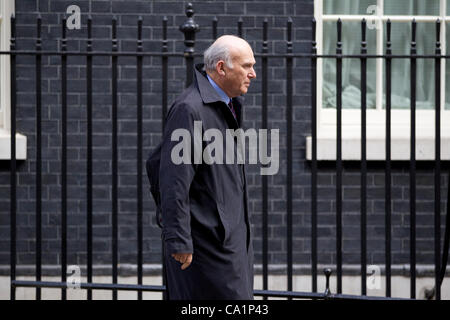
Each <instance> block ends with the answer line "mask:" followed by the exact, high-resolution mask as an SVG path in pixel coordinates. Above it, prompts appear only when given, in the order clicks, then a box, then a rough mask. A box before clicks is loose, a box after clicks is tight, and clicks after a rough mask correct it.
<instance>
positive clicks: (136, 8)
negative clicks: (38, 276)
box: [0, 0, 447, 264]
mask: <svg viewBox="0 0 450 320" xmlns="http://www.w3.org/2000/svg"><path fill="white" fill-rule="evenodd" d="M186 3H187V1H143V0H142V1H138V0H129V1H116V0H70V1H66V0H35V1H33V0H16V17H17V49H33V48H34V37H35V36H36V24H35V23H36V17H37V15H38V14H41V16H42V39H43V49H44V50H56V49H57V48H58V47H59V42H58V39H59V37H60V35H61V19H62V17H63V16H64V13H65V11H66V8H67V7H68V6H69V5H72V4H76V5H78V6H79V7H80V9H81V14H82V15H81V16H82V19H81V26H82V27H81V30H67V37H68V39H69V40H68V49H69V50H81V51H84V50H85V49H86V37H87V30H86V26H87V24H86V20H87V16H88V14H90V15H91V16H92V19H93V38H94V40H93V50H107V51H109V50H111V19H112V17H113V16H115V17H116V18H117V36H118V38H119V50H126V51H128V50H135V48H136V41H135V39H136V34H137V31H136V30H137V29H136V28H137V27H136V26H137V18H138V16H142V18H143V39H144V51H154V52H159V51H160V50H161V38H162V27H161V26H162V19H163V16H167V19H168V38H169V39H170V40H169V42H168V48H169V51H170V52H181V51H182V50H183V49H184V43H183V34H182V33H181V32H180V31H179V30H178V27H179V25H180V24H182V23H183V22H184V21H185V20H186V16H185V13H184V10H185V5H186ZM192 3H193V5H194V10H195V15H194V19H195V21H196V22H197V23H198V24H199V25H200V28H201V29H200V32H198V33H197V40H198V41H196V45H195V49H196V51H197V52H202V51H203V50H204V49H205V48H206V47H207V46H208V45H209V44H210V43H211V39H212V30H211V25H212V22H211V21H212V19H213V17H214V16H217V18H218V34H219V35H221V34H224V33H234V34H236V33H237V21H238V19H239V17H242V18H243V35H244V38H245V39H247V40H248V41H249V42H250V44H251V45H252V47H253V48H254V50H255V52H261V50H262V42H261V39H262V23H263V20H264V19H268V23H269V39H270V41H269V52H275V53H283V52H285V50H286V42H285V41H286V31H285V27H286V21H287V18H288V17H289V16H290V17H292V19H293V25H294V28H293V40H294V44H293V50H294V52H297V53H298V52H303V53H309V52H310V38H311V36H310V32H311V30H310V25H311V23H310V21H311V19H312V16H313V11H314V8H313V1H312V0H305V1H300V0H297V1H293V0H292V1H288V0H286V1H261V0H260V1H192ZM85 60H86V59H85V57H82V56H78V57H75V56H72V57H69V59H68V63H69V67H68V81H69V82H68V88H69V92H68V96H67V97H68V110H67V111H68V119H69V120H68V170H69V171H68V263H69V264H84V263H85V262H86V253H85V248H86V173H85V172H86V161H85V159H86V134H85V132H86V93H85V92H86V81H85V76H86V67H85ZM197 60H198V61H200V59H197ZM42 61H43V70H42V104H43V109H42V145H43V147H42V156H43V162H42V181H43V186H42V223H43V225H42V230H43V233H42V235H43V243H42V247H43V260H42V263H43V264H58V263H60V254H59V252H60V238H61V229H60V222H61V218H60V210H61V204H60V192H61V188H60V183H61V176H60V169H61V166H60V159H61V155H60V153H61V148H60V145H61V122H60V118H61V84H60V75H61V69H60V66H59V65H60V57H58V56H44V57H43V60H42ZM93 62H94V68H93V80H92V82H93V132H94V134H93V144H94V150H93V158H94V161H93V172H94V176H93V193H94V194H93V197H94V203H93V210H94V213H93V222H94V227H93V238H94V263H99V264H107V263H110V261H111V254H110V252H111V240H110V235H111V183H112V179H111V168H112V164H111V155H112V153H111V150H112V149H111V142H112V140H111V127H112V126H111V70H110V68H111V61H110V58H107V57H94V58H93ZM169 62H170V66H169V88H168V90H169V103H170V101H171V100H172V99H173V98H174V97H175V96H176V95H178V94H179V93H180V92H181V90H182V88H183V87H184V77H185V69H184V61H183V58H181V57H180V58H178V57H174V58H169ZM135 64H136V62H135V58H133V57H121V58H119V85H118V88H119V101H118V103H119V107H118V114H119V124H118V130H119V131H118V135H119V138H118V140H119V185H118V194H119V199H118V203H119V208H118V209H119V212H118V213H119V214H118V216H119V218H118V219H119V261H120V263H134V262H135V261H136V253H137V249H136V248H137V246H136V238H137V232H136V223H137V222H136V207H137V206H136V193H137V187H136V174H135V173H136V170H137V168H136V154H137V149H136V142H137V140H136V94H135V91H136V84H135V83H136V82H135V74H136V68H135ZM269 65H270V67H269V73H268V75H269V101H268V103H269V115H268V119H269V128H279V129H280V142H281V143H280V144H281V150H280V161H281V164H280V171H279V173H278V174H277V175H274V176H269V178H268V181H269V262H270V263H285V261H286V247H287V246H286V240H285V238H286V236H285V235H286V227H285V225H286V214H285V212H286V185H285V184H286V174H285V172H286V147H285V146H286V142H285V138H286V126H285V116H286V115H285V93H286V89H285V85H286V83H285V69H284V67H285V62H284V61H283V59H279V58H276V59H275V58H274V59H270V60H269ZM294 67H295V69H294V98H293V101H294V110H293V114H294V119H293V137H294V139H293V141H294V149H293V158H294V162H293V174H294V177H293V183H294V186H293V195H294V202H293V210H294V218H293V235H294V246H293V248H294V263H296V264H308V263H310V254H311V250H310V246H311V242H310V236H311V231H310V222H311V217H310V208H311V201H310V193H311V192H310V163H309V162H308V161H306V160H305V137H306V136H307V135H309V134H310V111H311V106H310V89H311V87H310V63H309V61H308V60H307V59H295V61H294ZM256 72H257V75H259V78H258V79H257V80H256V81H255V82H254V84H253V85H252V87H251V88H250V90H249V93H248V94H247V96H246V106H245V111H244V119H245V127H247V128H248V127H254V128H256V129H258V128H259V127H260V125H261V94H260V92H261V89H260V88H261V62H260V59H257V65H256ZM143 75H144V80H143V86H144V94H143V104H144V107H143V108H144V122H143V124H144V156H146V155H147V154H148V152H149V151H150V150H151V149H152V147H154V146H155V145H156V144H157V143H158V141H159V139H160V132H161V122H160V119H161V80H160V77H161V58H159V57H154V58H150V57H148V58H145V59H144V70H143ZM17 81H18V82H17V83H18V91H17V104H18V105H17V108H18V109H17V127H18V131H19V132H20V133H23V134H25V135H26V136H27V138H28V159H27V160H26V161H21V162H19V163H18V175H17V176H18V187H17V197H18V202H17V223H18V227H17V250H18V254H17V263H18V264H33V263H34V260H35V257H34V254H33V253H34V248H35V244H34V237H35V216H34V212H35V165H36V164H35V155H36V142H35V67H34V57H32V56H19V57H17ZM144 160H145V159H144ZM417 167H418V168H417V197H418V198H417V259H418V263H424V264H432V263H433V238H432V237H433V230H434V229H433V212H434V209H433V200H434V195H433V185H434V182H433V170H432V164H430V163H419V164H418V166H417ZM319 169H320V171H319V176H318V182H319V187H318V196H319V202H318V210H319V216H318V222H319V226H318V236H319V238H318V250H319V263H334V262H335V253H334V252H335V227H334V226H335V187H334V185H335V181H336V179H335V169H334V163H332V162H331V163H321V164H320V165H319ZM408 172H409V168H408V163H402V162H397V163H395V164H394V168H393V186H392V192H393V193H392V198H393V207H392V209H393V212H392V224H393V232H392V237H393V242H392V250H393V256H392V259H393V260H392V261H393V263H395V264H402V263H408V261H409V241H408V239H409V200H408V198H409V179H408ZM248 181H249V193H250V210H251V221H252V224H253V225H252V227H253V231H254V232H253V235H254V245H255V256H256V263H261V260H262V259H261V250H262V239H261V237H262V236H261V235H262V230H261V225H262V217H261V209H262V205H261V198H262V190H261V176H260V175H259V167H258V166H256V165H250V166H248ZM343 181H344V187H343V211H344V214H343V237H344V239H343V262H344V264H358V263H359V261H360V253H359V250H360V228H359V223H360V215H359V210H360V202H359V194H360V174H359V163H357V162H349V163H345V165H344V176H343ZM367 182H368V190H367V192H368V201H367V214H368V216H367V222H368V226H367V234H368V245H367V250H368V263H383V262H384V165H383V163H377V162H371V163H369V174H368V180H367ZM441 182H442V187H443V189H442V194H443V195H446V192H447V191H446V188H445V186H446V185H447V176H445V177H444V176H443V177H442V181H441ZM0 191H1V192H0V208H1V211H0V240H1V241H0V264H9V162H8V161H2V162H0ZM144 200H145V201H144V219H143V223H144V225H143V230H144V247H143V248H144V262H145V263H158V262H160V258H161V244H160V231H159V229H158V228H157V227H156V224H155V218H154V214H153V209H154V206H153V201H152V200H151V199H150V197H149V193H148V191H147V180H146V179H144ZM444 210H445V203H444V201H443V205H442V212H444ZM442 221H444V219H442Z"/></svg>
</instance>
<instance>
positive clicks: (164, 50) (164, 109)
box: [161, 16, 169, 132]
mask: <svg viewBox="0 0 450 320" xmlns="http://www.w3.org/2000/svg"><path fill="white" fill-rule="evenodd" d="M162 31H163V40H162V108H161V109H162V115H161V117H162V129H163V132H164V125H165V122H166V114H167V79H168V77H167V74H168V71H167V70H168V59H169V58H168V56H167V55H166V53H167V51H168V48H167V17H166V16H164V18H163V29H162Z"/></svg>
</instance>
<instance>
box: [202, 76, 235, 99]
mask: <svg viewBox="0 0 450 320" xmlns="http://www.w3.org/2000/svg"><path fill="white" fill-rule="evenodd" d="M206 77H208V81H209V83H211V85H212V86H213V88H214V89H215V90H216V92H217V93H218V94H219V97H220V100H222V101H223V102H225V104H226V105H228V104H229V103H230V100H231V99H230V97H229V96H228V95H227V94H226V93H225V92H224V91H223V90H222V89H221V88H220V87H219V86H218V85H217V84H216V83H215V82H214V80H213V79H211V78H210V77H209V75H206Z"/></svg>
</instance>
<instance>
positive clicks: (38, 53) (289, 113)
mask: <svg viewBox="0 0 450 320" xmlns="http://www.w3.org/2000/svg"><path fill="white" fill-rule="evenodd" d="M186 15H187V17H188V19H187V20H186V22H185V23H184V24H183V25H182V26H180V31H181V32H183V33H184V36H185V50H184V52H180V53H169V52H168V45H167V44H168V39H167V18H164V19H163V21H162V27H163V28H162V42H161V43H162V48H161V52H144V51H143V40H142V27H143V23H142V19H139V20H138V21H137V27H138V28H137V38H136V51H135V52H130V51H127V52H126V51H119V50H118V45H117V44H118V39H117V32H116V21H117V20H116V19H115V18H114V19H113V20H112V41H111V45H112V50H111V51H93V49H92V19H91V18H88V20H87V21H88V24H87V30H88V37H87V39H86V51H84V52H80V51H68V50H67V39H66V31H65V30H66V27H65V25H66V20H65V19H63V20H62V37H61V39H60V50H56V51H44V50H42V48H41V47H42V41H41V18H40V17H39V18H38V19H37V38H36V48H35V50H16V32H15V19H14V17H13V18H12V20H11V46H10V51H7V52H1V53H2V54H9V55H10V61H11V189H10V192H11V196H10V199H11V205H10V210H11V212H10V213H11V220H10V221H11V222H10V223H11V224H10V228H11V242H10V245H11V247H10V251H11V262H10V264H11V265H10V272H11V299H15V291H16V288H18V287H33V288H36V299H40V298H41V288H60V289H61V291H62V299H66V298H67V292H66V289H67V282H66V281H67V277H66V272H67V267H66V264H67V92H68V88H67V57H69V56H83V57H85V58H86V107H87V119H86V120H87V131H86V139H87V141H86V142H87V154H86V164H87V166H86V168H87V169H86V170H87V171H86V175H87V181H86V188H87V189H86V199H87V207H86V212H87V225H86V227H87V247H86V252H87V265H86V267H87V269H86V270H87V283H81V288H82V289H86V290H87V292H88V299H92V290H95V289H106V290H112V292H113V299H117V290H133V291H138V299H142V292H143V291H158V292H164V291H165V286H164V283H163V285H160V286H158V285H157V286H150V285H143V281H142V280H143V268H142V265H143V255H142V252H143V229H142V222H143V220H142V214H143V189H144V188H143V184H144V182H143V179H142V175H143V172H142V165H143V164H142V155H143V147H142V144H143V137H142V134H143V128H142V118H143V114H142V107H143V100H142V94H143V85H142V68H143V58H144V57H149V56H152V57H159V58H161V82H162V92H161V93H162V94H161V97H162V98H161V99H162V100H161V105H162V115H161V121H162V122H164V115H165V114H166V113H167V106H168V66H169V58H170V57H184V58H185V62H186V86H188V85H189V84H190V83H191V82H192V80H193V62H194V57H197V56H201V54H199V53H196V52H195V50H194V47H195V33H196V32H197V31H198V28H199V27H198V25H197V24H196V23H195V21H194V19H193V15H194V11H193V9H192V6H191V5H188V7H187V11H186ZM217 26H218V20H217V19H214V20H213V21H212V38H213V39H215V38H217V35H218V33H217ZM292 26H293V22H292V20H291V19H289V20H288V21H287V25H286V32H287V34H286V39H287V41H286V53H285V54H273V53H268V23H267V20H265V21H264V22H263V26H262V28H263V38H262V52H261V53H256V54H255V56H256V57H257V58H258V59H260V60H261V62H262V63H261V68H262V76H261V79H262V80H261V98H262V99H261V117H262V128H263V129H267V127H268V108H267V107H268V98H269V90H268V80H269V74H268V66H269V64H268V61H269V59H270V58H283V59H285V62H286V107H287V108H286V124H287V136H286V139H287V141H286V142H287V167H286V176H287V181H286V184H287V185H286V187H287V188H286V190H287V192H286V195H287V198H286V202H287V206H286V209H287V212H286V213H287V215H286V217H287V218H286V239H287V291H274V290H269V288H268V278H269V269H268V265H269V259H268V253H269V251H268V239H269V237H268V228H269V220H268V215H269V206H268V198H269V194H268V180H267V176H263V177H262V279H263V281H262V284H263V285H262V286H263V288H262V290H255V291H254V293H255V295H256V296H262V297H264V298H268V297H285V298H289V299H291V298H306V299H386V298H389V297H391V291H392V285H391V261H392V260H391V255H392V254H391V242H392V237H391V233H392V220H391V202H392V196H391V176H392V174H391V73H392V69H391V63H392V59H409V60H410V61H411V81H410V86H411V155H410V162H409V164H410V281H411V282H410V288H411V293H410V296H411V298H416V293H415V292H416V272H415V270H416V245H415V244H416V233H415V229H416V219H415V212H416V207H415V201H416V189H415V182H416V179H415V175H416V161H415V144H416V139H415V136H416V131H415V130H416V128H415V117H416V112H415V111H416V99H415V97H416V90H415V86H416V60H417V59H433V60H434V61H435V97H436V100H435V107H436V109H435V111H436V121H435V125H436V132H435V134H436V138H435V152H436V154H435V161H434V168H435V171H434V174H435V176H434V179H435V180H434V181H435V186H434V188H435V190H434V203H435V213H434V228H435V230H434V231H435V232H434V240H435V241H434V258H435V261H434V264H435V295H436V298H437V299H440V286H441V284H442V278H443V275H444V274H445V265H443V264H442V262H445V263H446V261H447V255H446V253H445V254H444V255H443V257H444V258H443V259H442V260H443V261H441V259H440V255H441V249H440V244H441V241H440V239H441V238H440V225H441V223H440V211H441V208H440V202H441V194H440V177H441V159H440V142H441V137H440V130H441V126H440V123H441V118H440V117H441V115H440V107H441V101H440V88H441V86H440V66H441V60H442V59H448V58H449V57H450V56H448V55H442V54H441V48H440V42H439V39H440V34H439V29H440V22H439V21H437V22H436V49H435V54H434V55H418V54H417V53H416V43H415V28H416V22H415V21H412V30H413V33H412V39H411V52H410V54H409V55H394V54H392V49H391V23H390V22H389V21H388V22H387V33H386V39H387V41H386V54H383V55H369V54H367V43H366V32H365V30H366V22H365V20H363V21H362V22H361V36H362V37H361V53H360V54H353V55H349V54H343V53H342V41H341V39H342V37H341V21H340V20H338V22H337V46H336V54H328V55H318V54H317V46H316V45H317V43H316V23H315V21H314V20H313V22H312V47H311V53H308V54H301V53H295V54H294V53H293V41H292ZM242 30H243V21H242V19H239V21H238V24H237V34H238V35H240V36H242ZM19 55H31V56H34V57H35V66H36V78H35V81H36V88H37V89H36V141H37V142H36V186H35V187H36V195H35V196H36V216H35V217H36V248H35V253H36V274H35V276H36V280H35V281H24V280H17V279H16V260H17V259H16V249H17V248H16V228H17V224H16V223H17V220H16V210H17V207H16V201H17V194H16V192H17V191H16V188H17V178H16V175H17V166H16V141H15V139H14V138H13V137H15V134H16V130H17V127H16V90H17V81H16V57H17V56H19ZM43 56H59V57H60V58H61V78H60V80H61V107H62V113H61V135H62V141H61V152H62V153H61V155H62V156H61V217H62V218H61V266H62V269H61V272H62V274H61V281H60V282H46V281H42V279H41V276H42V272H41V257H42V237H41V214H42V212H41V210H42V203H41V197H42V194H41V187H42V179H41V172H42V171H41V165H42V156H41V149H42V145H41V139H42V137H41V127H40V126H41V107H42V99H41V70H42V60H41V59H42V57H43ZM95 56H105V57H109V58H110V59H111V61H112V64H111V66H112V67H111V79H112V120H111V127H112V128H111V129H112V197H111V199H112V220H111V222H112V234H111V241H112V283H111V284H101V283H93V282H92V275H93V271H92V264H93V260H92V254H93V245H92V240H93V238H92V227H93V219H92V218H93V217H92V213H93V200H94V199H93V192H92V191H93V190H92V185H93V180H92V175H93V168H92V162H93V156H92V150H93V148H94V146H93V142H92V111H93V104H92V58H93V57H95ZM120 57H135V58H136V70H137V73H136V96H137V122H136V126H137V154H136V164H137V184H138V188H137V194H136V201H137V212H136V215H137V226H136V228H137V252H138V255H137V261H136V262H137V284H135V285H129V284H119V283H118V282H117V280H118V269H117V266H118V202H117V201H118V200H117V199H118V189H117V185H118V183H117V182H118V180H117V179H118V149H117V148H118V147H117V146H118V143H117V142H118V141H117V138H118V137H117V134H118V113H117V105H118V87H117V86H118V59H119V58H120ZM349 58H358V59H360V62H361V195H360V197H361V198H360V201H361V222H360V223H361V224H360V228H361V295H360V296H356V295H345V294H342V241H343V238H342V237H343V235H342V210H343V208H342V186H343V181H342V173H343V161H342V61H343V59H349ZM375 58H381V59H384V61H385V66H386V81H385V83H386V161H385V202H386V205H385V210H386V212H385V279H386V295H385V297H383V298H379V297H368V296H366V294H367V288H366V281H367V273H366V269H367V259H366V257H367V205H366V201H367V154H366V153H367V145H366V140H367V133H366V127H367V125H366V124H367V122H366V108H367V105H366V96H367V60H368V59H375ZM295 59H306V60H308V61H310V63H311V71H312V72H311V138H312V153H311V162H310V164H311V281H312V283H311V288H312V292H298V291H293V229H292V228H293V223H292V221H293V220H292V218H293V205H292V204H293V169H292V164H293V162H292V161H293V160H292V158H293V153H292V148H293V137H292V131H293V128H292V121H293V94H294V90H293V72H294V63H293V62H294V60H295ZM318 59H335V60H336V70H337V71H336V86H337V88H336V91H337V95H336V98H337V107H336V108H337V113H336V116H337V117H336V124H337V125H336V130H337V131H336V134H337V141H336V162H335V163H336V276H337V294H332V293H331V292H330V288H329V279H330V275H331V269H326V270H324V274H325V277H326V291H325V292H323V293H318V292H317V282H318V250H317V237H318V236H317V234H318V233H317V226H318V219H317V217H318V206H317V203H318V192H317V183H318V179H317V178H318V160H317V107H318V106H317V99H316V96H317V90H318V88H317V61H318ZM319 90H320V88H319ZM163 127H164V123H163ZM447 209H448V208H447ZM447 224H448V223H447ZM444 249H446V251H447V252H448V244H447V245H444ZM444 252H445V251H444Z"/></svg>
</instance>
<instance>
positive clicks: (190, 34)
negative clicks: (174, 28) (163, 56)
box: [180, 2, 200, 55]
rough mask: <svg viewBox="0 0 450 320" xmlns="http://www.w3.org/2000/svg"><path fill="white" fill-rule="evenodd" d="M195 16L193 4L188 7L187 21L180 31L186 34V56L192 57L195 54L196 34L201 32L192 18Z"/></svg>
mask: <svg viewBox="0 0 450 320" xmlns="http://www.w3.org/2000/svg"><path fill="white" fill-rule="evenodd" d="M193 15H194V9H193V7H192V3H190V2H189V3H188V4H187V5H186V16H187V17H188V18H187V20H186V21H185V22H184V23H183V24H182V25H181V26H180V31H181V32H183V33H184V44H185V46H186V48H185V49H184V54H185V55H186V54H187V55H191V54H193V53H194V45H195V33H196V32H198V31H199V30H200V27H199V26H198V24H196V23H195V21H194V19H193V18H192V16H193Z"/></svg>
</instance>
